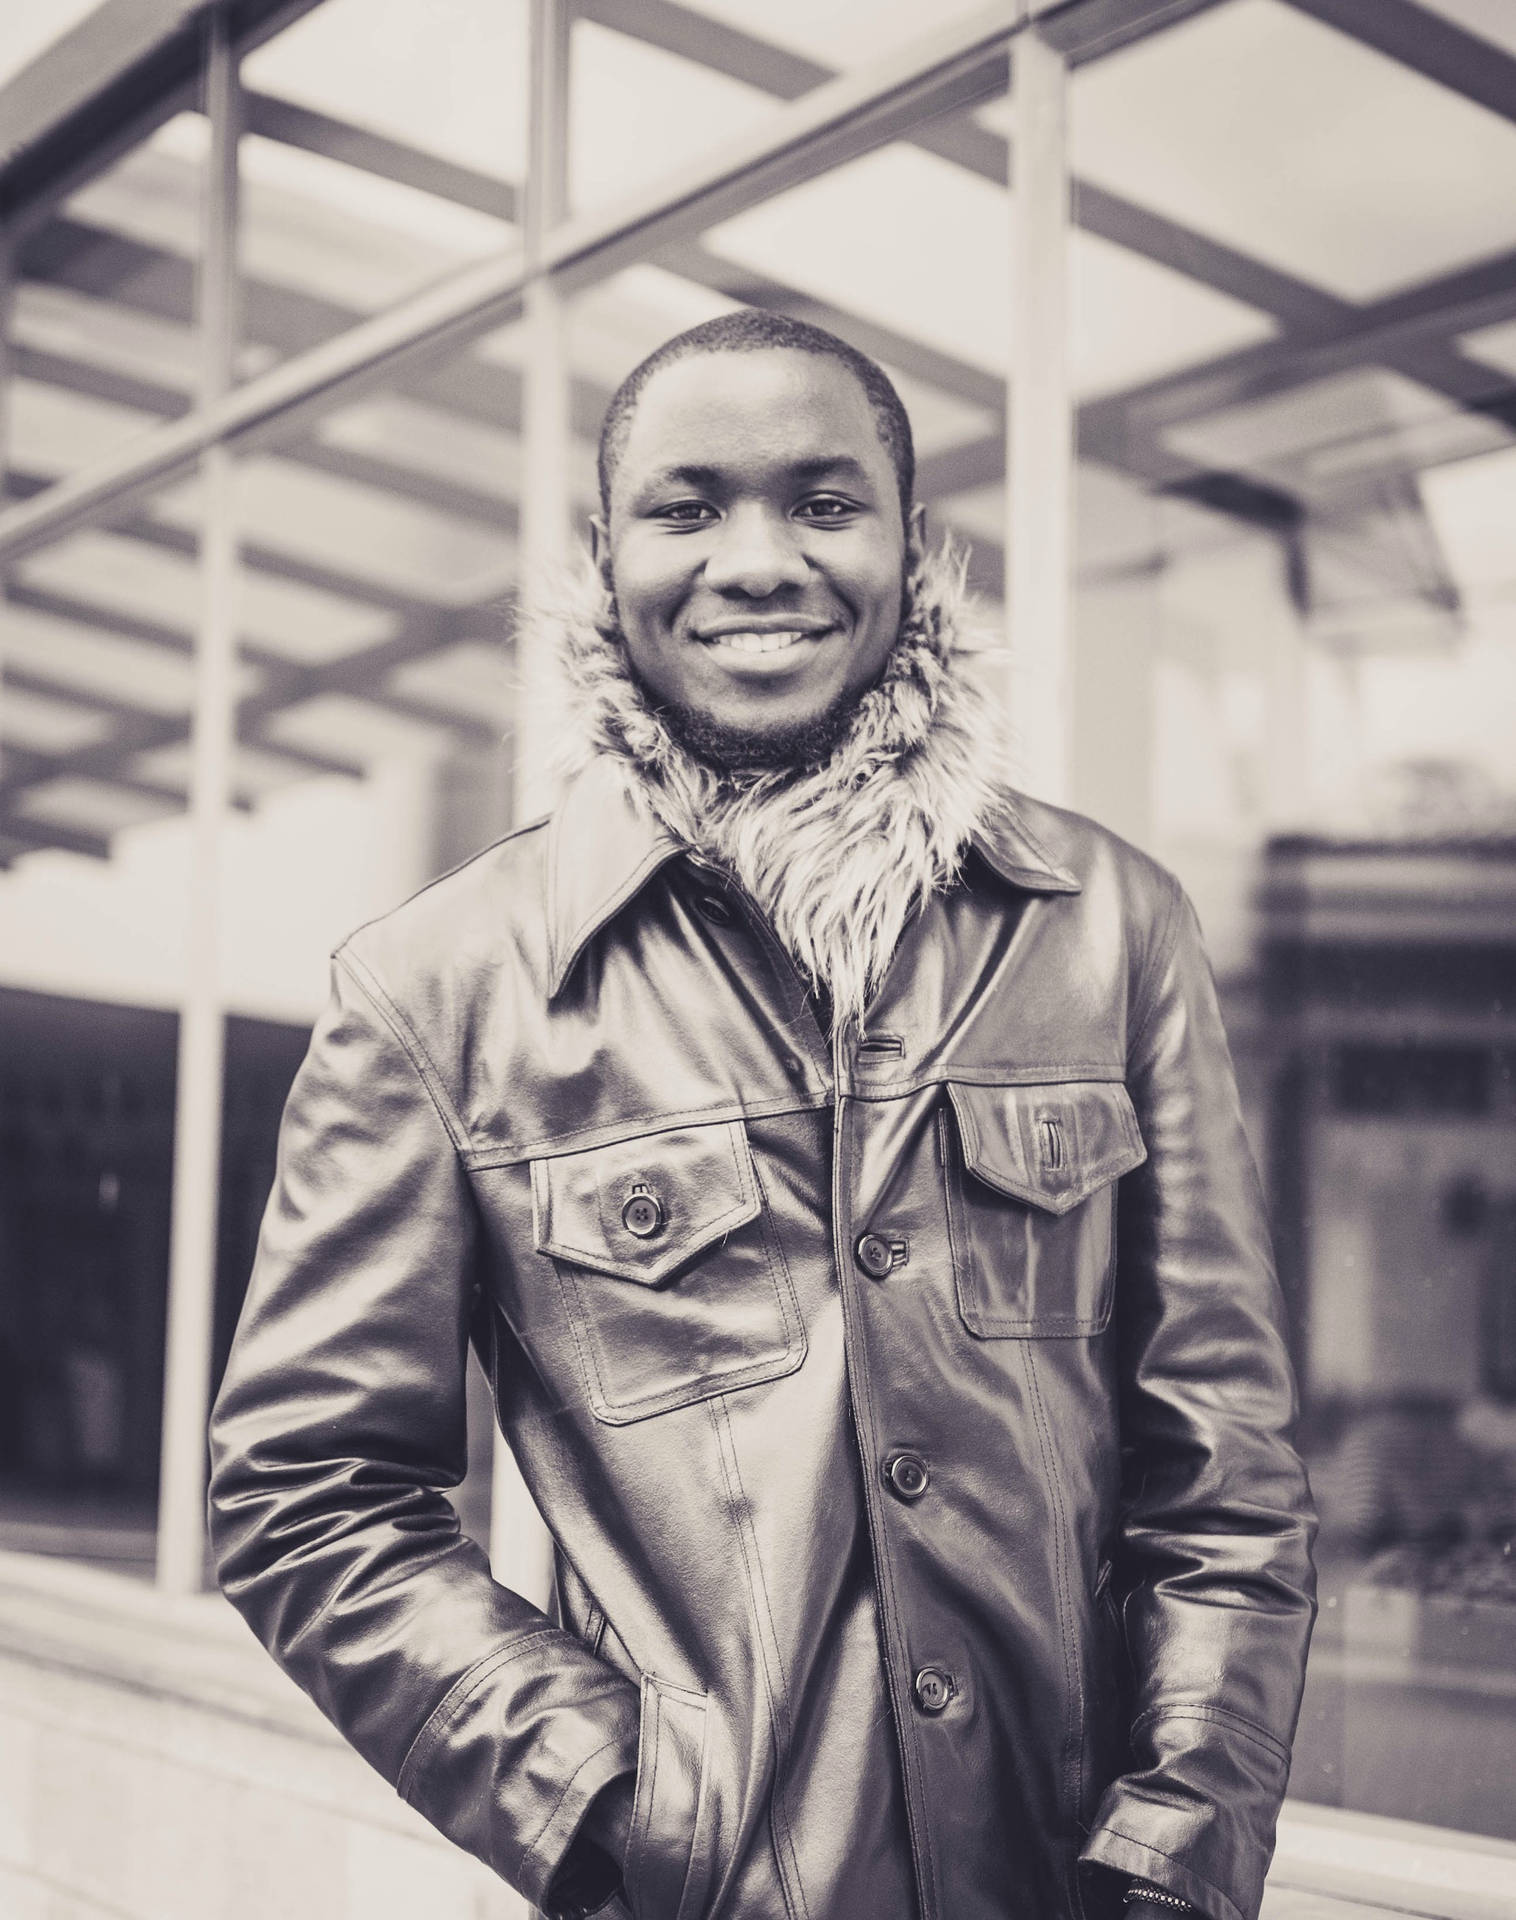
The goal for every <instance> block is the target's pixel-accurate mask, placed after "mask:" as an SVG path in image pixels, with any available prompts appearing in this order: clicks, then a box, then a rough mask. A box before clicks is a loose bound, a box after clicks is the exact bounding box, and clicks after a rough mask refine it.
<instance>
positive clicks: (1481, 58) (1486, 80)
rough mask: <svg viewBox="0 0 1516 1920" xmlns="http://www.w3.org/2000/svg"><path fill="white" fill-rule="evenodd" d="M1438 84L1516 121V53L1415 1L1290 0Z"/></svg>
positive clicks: (1327, 23)
mask: <svg viewBox="0 0 1516 1920" xmlns="http://www.w3.org/2000/svg"><path fill="white" fill-rule="evenodd" d="M1289 4H1290V5H1291V6H1293V7H1295V8H1296V9H1297V10H1298V11H1299V12H1301V13H1306V14H1309V15H1310V16H1311V18H1312V19H1313V20H1320V21H1321V22H1323V24H1324V25H1326V26H1329V27H1336V28H1337V29H1338V31H1339V32H1341V33H1345V34H1347V35H1348V36H1349V37H1350V38H1352V39H1354V40H1358V41H1361V42H1362V44H1363V45H1364V46H1366V47H1372V48H1374V50H1375V52H1377V53H1383V54H1388V56H1389V57H1390V59H1392V60H1398V61H1399V62H1400V64H1401V65H1402V66H1405V67H1410V68H1411V69H1412V70H1413V71H1414V72H1416V73H1419V74H1422V75H1424V76H1425V78H1426V79H1428V80H1435V81H1436V82H1437V84H1438V85H1439V86H1442V87H1447V88H1449V89H1450V90H1451V91H1452V92H1454V93H1457V94H1461V95H1462V96H1463V98H1464V99H1465V100H1472V101H1473V102H1474V103H1475V105H1477V106H1481V107H1487V108H1488V109H1489V110H1490V112H1491V113H1498V114H1499V115H1500V116H1501V118H1502V119H1505V120H1516V54H1510V53H1507V52H1506V50H1505V48H1504V47H1500V46H1497V45H1496V44H1495V42H1494V41H1493V40H1486V39H1485V38H1484V37H1483V36H1482V35H1481V34H1477V33H1471V32H1470V31H1469V30H1468V29H1467V28H1466V27H1460V26H1458V25H1456V24H1455V23H1454V22H1453V21H1451V20H1449V19H1448V18H1447V16H1446V15H1445V14H1440V13H1433V12H1432V11H1431V10H1430V9H1429V8H1427V7H1422V6H1417V5H1415V4H1414V0H1289Z"/></svg>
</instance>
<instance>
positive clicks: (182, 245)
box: [9, 112, 208, 498]
mask: <svg viewBox="0 0 1516 1920" xmlns="http://www.w3.org/2000/svg"><path fill="white" fill-rule="evenodd" d="M207 145H208V131H207V123H206V121H205V119H204V117H203V116H202V115H201V114H199V113H191V112H184V113H180V114H176V115H175V116H174V117H173V118H172V119H170V120H168V121H167V122H165V124H164V125H163V126H161V127H159V128H158V129H157V131H156V132H155V133H153V134H152V135H151V136H150V137H149V138H148V139H146V140H144V141H142V142H141V143H140V144H139V145H138V146H136V147H134V148H133V149H132V150H131V151H130V152H129V153H127V154H126V155H125V156H124V157H123V158H122V159H120V160H118V161H116V162H115V163H114V164H113V165H111V166H109V167H106V168H105V169H104V170H103V171H102V172H100V173H99V174H98V175H96V177H95V178H93V179H92V180H90V181H89V182H88V183H87V184H86V185H84V186H82V187H80V188H79V189H78V190H77V191H75V192H74V193H72V194H71V195H69V197H68V198H67V199H66V200H64V201H63V203H62V204H61V205H60V206H59V207H58V208H57V209H56V210H55V211H54V213H53V214H52V216H51V217H50V218H49V219H48V220H47V221H45V222H44V223H43V224H42V225H41V226H39V227H38V228H37V229H36V230H35V231H34V232H33V233H31V234H29V235H28V236H27V237H26V238H25V239H24V240H23V241H22V243H21V244H20V246H19V247H18V249H17V258H16V263H15V275H16V278H15V284H14V288H13V293H12V306H11V324H10V353H11V363H12V381H11V389H10V429H9V431H10V453H9V465H10V487H11V492H12V494H13V496H14V495H20V496H21V497H23V498H24V497H27V496H29V495H30V494H32V493H35V492H37V491H38V490H39V489H40V488H41V487H42V486H44V485H46V484H48V483H49V482H50V481H52V480H56V479H59V478H61V477H62V476H63V475H65V474H69V473H73V472H75V471H76V470H78V469H80V468H83V467H89V466H92V465H94V464H95V463H97V462H99V461H103V460H108V459H110V458H111V457H113V456H114V455H117V454H119V453H121V452H122V451H123V450H125V449H128V448H129V447H130V446H131V445H132V444H133V443H134V442H135V441H137V440H140V439H141V438H142V436H143V435H144V434H145V433H148V432H150V431H152V430H153V429H154V428H156V427H158V426H161V425H162V423H163V422H164V421H165V420H171V419H175V418H177V417H178V416H179V415H180V414H182V413H184V412H185V411H187V410H188V408H189V406H190V404H191V403H192V401H193V398H194V395H195V390H196V384H197V381H198V379H199V368H200V357H199V353H198V349H197V347H196V344H195V333H194V329H193V316H194V309H195V297H196V295H195V282H196V276H197V272H198V267H199V259H200V247H201V219H202V214H201V206H200V201H201V193H202V185H203V178H204V169H205V157H206V150H207Z"/></svg>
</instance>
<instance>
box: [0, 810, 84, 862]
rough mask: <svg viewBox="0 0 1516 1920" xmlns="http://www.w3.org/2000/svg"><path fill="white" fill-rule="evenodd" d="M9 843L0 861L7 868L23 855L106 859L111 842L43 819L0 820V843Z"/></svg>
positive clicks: (0, 855)
mask: <svg viewBox="0 0 1516 1920" xmlns="http://www.w3.org/2000/svg"><path fill="white" fill-rule="evenodd" d="M5 841H8V842H10V846H9V847H7V848H6V850H5V852H4V853H3V854H0V861H3V862H4V864H5V865H6V866H10V865H11V864H12V863H13V862H14V861H15V860H16V858H17V857H18V856H19V855H20V854H23V853H82V854H83V855H84V856H85V858H86V859H88V860H109V859H110V857H111V843H110V841H109V840H108V839H107V838H106V837H105V836H104V835H103V834H99V833H84V832H82V831H81V830H80V829H79V828H78V827H65V826H61V825H55V824H53V823H52V822H50V821H46V820H23V819H18V818H17V817H15V816H14V815H11V816H8V817H6V818H4V819H0V842H5Z"/></svg>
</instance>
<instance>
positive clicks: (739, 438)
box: [595, 348, 917, 766]
mask: <svg viewBox="0 0 1516 1920" xmlns="http://www.w3.org/2000/svg"><path fill="white" fill-rule="evenodd" d="M916 550H917V531H916V529H915V527H914V526H913V527H912V529H911V530H910V531H909V532H908V530H907V528H906V527H905V525H904V524H903V521H902V516H901V509H900V494H899V489H898V485H897V482H896V477H895V470H894V467H893V465H892V464H891V461H890V457H889V455H888V453H886V451H885V448H884V444H883V442H882V441H881V440H880V437H879V431H878V428H877V426H876V425H875V422H874V416H873V413H872V412H871V410H870V407H869V403H868V399H867V397H866V396H865V394H864V391H863V389H862V387H861V386H860V385H859V383H858V382H857V380H855V379H854V377H853V375H852V374H851V373H850V372H849V371H848V369H847V368H846V367H845V366H842V365H841V364H840V363H838V362H837V361H835V360H831V359H827V358H824V357H823V356H821V355H819V354H811V353H799V352H796V351H794V350H793V349H788V348H774V349H764V350H761V351H758V352H751V353H719V354H701V355H697V356H695V357H692V358H691V359H688V360H680V361H676V362H675V363H674V364H673V365H672V366H669V367H665V368H663V369H662V370H661V371H660V372H659V373H657V374H655V375H654V376H653V378H652V379H651V380H650V381H649V382H648V384H647V386H646V387H645V388H644V390H643V393H642V396H641V398H640V400H639V402H638V405H637V409H636V412H635V413H634V415H633V417H632V422H631V428H630V431H629V433H628V436H627V439H626V443H625V447H624V449H623V452H622V456H621V460H620V463H619V465H618V466H617V468H616V471H615V474H614V477H613V479H612V483H611V503H610V523H609V526H606V525H604V524H602V523H600V522H598V521H597V522H596V525H595V551H596V558H597V561H598V563H599V566H600V569H601V573H602V576H603V578H604V580H605V583H606V585H607V587H608V588H609V589H610V590H611V591H612V592H613V593H614V594H615V596H616V603H617V607H618V609H619V612H620V616H621V627H622V631H623V633H624V634H625V636H626V645H627V651H628V653H629V655H630V657H631V664H632V668H633V670H634V672H635V673H636V675H637V677H638V679H639V680H640V681H641V682H642V684H643V685H644V687H645V688H646V689H647V690H648V691H649V693H650V694H651V695H652V697H653V699H654V700H655V702H656V703H657V704H658V705H659V706H660V707H661V708H663V709H664V711H665V712H666V713H667V714H668V716H669V718H670V720H671V722H672V723H673V725H674V727H675V729H676V731H677V732H678V733H679V735H680V737H681V738H683V739H684V740H685V742H686V744H687V745H689V746H691V747H693V748H694V749H695V750H696V751H697V752H700V753H701V754H702V755H703V756H704V757H705V758H706V759H708V760H712V761H714V762H716V763H717V764H718V765H725V766H784V765H790V764H795V763H797V762H799V761H801V760H806V759H811V758H815V757H818V756H819V755H820V754H822V753H824V752H825V751H826V749H827V748H828V747H829V746H830V745H831V743H832V742H833V741H834V740H835V738H836V737H837V735H838V734H839V733H840V731H841V729H842V727H843V725H845V723H846V719H847V716H848V715H849V714H850V713H851V711H852V709H853V707H854V706H855V705H856V703H857V701H858V698H859V696H860V695H861V694H862V693H863V692H864V691H865V690H866V689H867V688H868V687H870V686H871V685H872V684H873V683H874V681H875V680H877V679H878V677H879V674H880V671H881V670H882V668H883V666H884V663H885V660H886V658H887V656H888V654H889V651H890V648H891V647H892V646H893V644H894V642H895V639H896V636H897V635H898V633H899V630H900V617H901V604H902V592H903V585H904V576H905V568H906V562H907V559H908V557H914V555H915V552H916Z"/></svg>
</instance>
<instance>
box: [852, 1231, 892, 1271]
mask: <svg viewBox="0 0 1516 1920" xmlns="http://www.w3.org/2000/svg"><path fill="white" fill-rule="evenodd" d="M853 1258H854V1259H855V1260H856V1261H857V1262H858V1264H859V1266H860V1267H862V1268H863V1271H864V1272H865V1273H866V1274H867V1275H868V1277H869V1278H870V1279H871V1280H882V1279H883V1278H884V1276H885V1275H886V1274H887V1273H888V1272H889V1270H890V1268H891V1267H893V1266H894V1264H895V1255H894V1251H893V1249H892V1248H891V1246H890V1243H889V1241H888V1240H886V1239H885V1238H884V1236H883V1234H879V1233H862V1234H860V1235H859V1236H858V1241H857V1244H856V1245H855V1246H854V1248H853Z"/></svg>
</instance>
